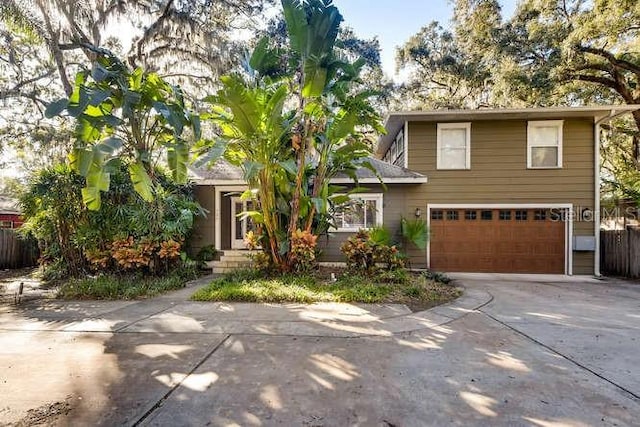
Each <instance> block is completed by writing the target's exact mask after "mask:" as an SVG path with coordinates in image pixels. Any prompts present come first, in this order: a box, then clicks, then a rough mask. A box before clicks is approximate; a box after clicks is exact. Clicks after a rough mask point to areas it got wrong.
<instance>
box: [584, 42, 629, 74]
mask: <svg viewBox="0 0 640 427" xmlns="http://www.w3.org/2000/svg"><path fill="white" fill-rule="evenodd" d="M576 49H578V50H579V51H581V52H585V53H590V54H592V55H597V56H600V57H602V58H605V59H606V60H607V61H609V62H610V63H611V64H613V65H614V66H615V67H618V68H623V69H625V70H628V71H631V72H632V73H634V74H638V75H640V66H638V65H636V64H634V63H632V62H629V61H626V60H624V59H618V58H616V56H615V55H614V54H613V53H611V52H609V51H607V50H605V49H600V48H596V47H589V46H583V45H577V46H576Z"/></svg>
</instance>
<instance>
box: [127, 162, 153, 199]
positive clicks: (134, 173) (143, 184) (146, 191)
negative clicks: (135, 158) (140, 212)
mask: <svg viewBox="0 0 640 427" xmlns="http://www.w3.org/2000/svg"><path fill="white" fill-rule="evenodd" d="M129 176H130V177H131V183H132V184H133V188H134V189H135V190H136V192H137V193H138V194H139V195H140V197H142V199H143V200H145V201H147V202H151V201H153V183H152V182H151V178H149V175H148V174H147V171H146V170H145V168H144V165H143V164H142V163H140V162H136V163H132V164H130V165H129Z"/></svg>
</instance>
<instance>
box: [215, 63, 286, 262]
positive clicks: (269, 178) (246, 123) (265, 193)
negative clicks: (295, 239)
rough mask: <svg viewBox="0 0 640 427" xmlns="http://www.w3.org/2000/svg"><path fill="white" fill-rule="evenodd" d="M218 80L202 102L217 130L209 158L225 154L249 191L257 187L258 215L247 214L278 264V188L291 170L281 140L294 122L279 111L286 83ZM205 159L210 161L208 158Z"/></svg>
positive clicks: (225, 78) (226, 78) (284, 97)
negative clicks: (260, 229)
mask: <svg viewBox="0 0 640 427" xmlns="http://www.w3.org/2000/svg"><path fill="white" fill-rule="evenodd" d="M220 80H221V83H222V88H221V89H220V90H219V91H218V92H217V94H216V95H214V96H209V97H207V98H205V100H206V101H207V102H210V103H211V104H212V109H211V112H210V113H207V114H204V115H203V118H204V119H208V120H211V121H212V122H213V123H214V124H216V125H217V127H218V129H219V134H220V138H219V139H218V141H217V143H216V145H215V146H214V153H215V154H214V156H217V155H219V154H221V153H223V152H224V154H225V157H226V158H227V160H229V161H230V162H231V163H232V164H235V165H237V166H239V167H241V168H242V170H243V172H244V178H245V180H246V181H247V183H248V184H249V186H250V188H252V189H257V192H258V194H257V196H258V197H257V199H258V201H259V204H260V209H261V211H260V212H258V211H254V212H250V213H249V215H251V217H252V219H253V221H254V222H255V223H257V224H260V225H262V226H263V228H264V231H265V233H266V237H267V240H268V247H269V248H270V250H271V253H272V255H273V256H272V259H273V261H274V263H275V264H276V265H279V264H281V263H282V257H281V251H280V241H281V238H280V235H279V234H280V230H281V228H282V226H281V215H279V214H278V209H279V207H278V199H277V195H278V194H279V191H278V188H281V189H282V188H286V185H284V184H285V183H286V182H287V181H288V179H287V170H289V171H291V170H292V165H291V162H288V161H287V145H286V142H287V141H288V140H289V138H290V135H289V132H290V130H291V125H292V123H293V122H292V120H291V118H292V115H291V114H288V113H286V112H285V111H284V104H285V101H286V100H287V98H288V96H289V92H288V85H287V83H286V82H271V81H269V80H265V81H260V82H254V83H253V84H252V83H251V82H248V81H246V80H245V79H244V78H243V77H241V76H240V75H232V76H225V77H222V78H221V79H220ZM205 148H206V147H205ZM204 159H205V160H207V161H210V159H211V157H205V158H204ZM245 197H250V194H249V193H247V194H245Z"/></svg>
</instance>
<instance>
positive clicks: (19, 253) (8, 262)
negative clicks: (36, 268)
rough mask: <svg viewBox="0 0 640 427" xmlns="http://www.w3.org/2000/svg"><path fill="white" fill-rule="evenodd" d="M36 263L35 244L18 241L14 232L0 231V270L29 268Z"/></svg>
mask: <svg viewBox="0 0 640 427" xmlns="http://www.w3.org/2000/svg"><path fill="white" fill-rule="evenodd" d="M37 261H38V246H37V244H36V243H35V242H33V241H31V240H22V239H20V238H19V237H18V235H17V234H16V232H15V231H14V230H0V269H5V268H22V267H30V266H32V265H36V263H37Z"/></svg>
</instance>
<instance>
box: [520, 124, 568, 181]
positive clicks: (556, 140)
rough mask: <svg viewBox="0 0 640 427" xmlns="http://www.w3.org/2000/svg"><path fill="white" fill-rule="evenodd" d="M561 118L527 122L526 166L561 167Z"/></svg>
mask: <svg viewBox="0 0 640 427" xmlns="http://www.w3.org/2000/svg"><path fill="white" fill-rule="evenodd" d="M562 124H563V121H562V120H545V121H536V122H529V124H528V126H527V167H528V168H531V169H551V168H561V167H562Z"/></svg>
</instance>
